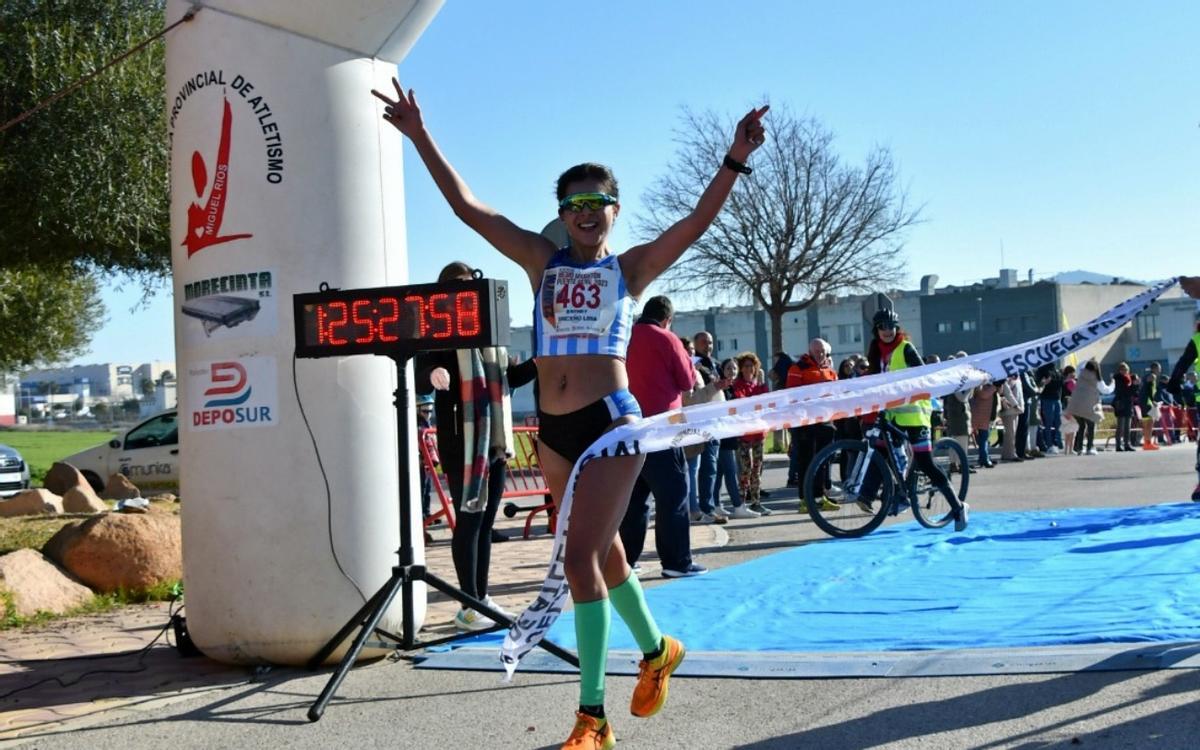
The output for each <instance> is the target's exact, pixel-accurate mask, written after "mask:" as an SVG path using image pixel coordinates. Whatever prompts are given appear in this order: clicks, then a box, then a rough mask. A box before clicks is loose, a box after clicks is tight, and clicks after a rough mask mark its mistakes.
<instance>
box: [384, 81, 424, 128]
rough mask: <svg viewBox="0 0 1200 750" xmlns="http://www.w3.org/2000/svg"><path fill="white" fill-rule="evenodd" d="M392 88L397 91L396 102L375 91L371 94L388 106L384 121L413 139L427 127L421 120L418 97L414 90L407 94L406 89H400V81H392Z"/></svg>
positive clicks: (385, 109)
mask: <svg viewBox="0 0 1200 750" xmlns="http://www.w3.org/2000/svg"><path fill="white" fill-rule="evenodd" d="M392 86H393V87H395V89H396V99H394V100H393V99H390V98H388V97H387V96H385V95H383V94H381V93H379V92H378V91H376V90H375V89H371V93H372V94H374V95H375V98H377V99H379V100H380V101H382V102H383V103H384V104H386V105H387V106H386V107H384V108H383V119H384V120H385V121H387V122H389V123H391V125H392V127H394V128H396V130H399V131H400V132H401V133H403V134H404V135H406V136H408V138H409V139H411V138H412V137H413V136H414V135H416V134H417V133H419V132H421V129H422V128H424V127H425V123H424V121H423V120H422V119H421V107H420V106H419V105H418V104H417V95H416V94H415V93H414V92H413V90H412V89H409V90H408V94H405V93H404V89H403V88H401V87H400V81H398V80H396V79H395V78H393V79H392Z"/></svg>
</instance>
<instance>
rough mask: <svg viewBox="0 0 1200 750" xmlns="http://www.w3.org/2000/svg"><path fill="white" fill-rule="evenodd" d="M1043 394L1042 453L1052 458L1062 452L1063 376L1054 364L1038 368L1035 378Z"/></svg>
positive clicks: (1040, 402)
mask: <svg viewBox="0 0 1200 750" xmlns="http://www.w3.org/2000/svg"><path fill="white" fill-rule="evenodd" d="M1035 380H1036V381H1037V384H1038V385H1039V386H1041V389H1042V392H1041V394H1040V395H1039V396H1038V401H1039V404H1040V406H1041V410H1042V442H1041V445H1040V446H1038V447H1040V448H1041V449H1042V452H1043V453H1045V454H1046V455H1048V456H1052V455H1054V454H1056V453H1059V452H1061V451H1062V448H1063V440H1062V393H1063V382H1062V375H1061V374H1060V373H1059V371H1058V368H1057V367H1056V366H1055V365H1054V363H1053V362H1049V363H1047V364H1045V365H1042V366H1041V367H1039V368H1038V371H1037V375H1036V376H1035Z"/></svg>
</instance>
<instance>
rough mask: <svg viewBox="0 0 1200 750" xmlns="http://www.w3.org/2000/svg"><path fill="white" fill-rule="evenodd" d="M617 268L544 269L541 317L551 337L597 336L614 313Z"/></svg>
mask: <svg viewBox="0 0 1200 750" xmlns="http://www.w3.org/2000/svg"><path fill="white" fill-rule="evenodd" d="M618 273H620V270H619V269H614V268H612V267H600V268H569V267H566V266H559V267H557V268H548V269H546V272H545V274H543V276H542V289H541V297H542V298H541V304H540V308H541V312H542V320H543V321H544V322H545V324H546V327H547V333H548V334H549V336H550V337H551V338H575V337H580V338H599V337H601V336H604V335H606V334H607V333H608V329H609V328H611V327H612V324H613V320H614V319H615V318H616V315H617V302H618V300H617V294H618V286H619V285H618V281H617V274H618Z"/></svg>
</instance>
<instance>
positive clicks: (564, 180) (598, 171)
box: [554, 161, 621, 201]
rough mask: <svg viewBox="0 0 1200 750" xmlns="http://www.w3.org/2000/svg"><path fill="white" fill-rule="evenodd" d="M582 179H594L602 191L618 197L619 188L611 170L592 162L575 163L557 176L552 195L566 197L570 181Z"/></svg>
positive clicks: (558, 197) (560, 198)
mask: <svg viewBox="0 0 1200 750" xmlns="http://www.w3.org/2000/svg"><path fill="white" fill-rule="evenodd" d="M584 180H595V181H596V182H599V183H600V188H601V191H602V192H605V193H608V194H609V195H611V196H612V197H614V198H620V197H621V194H620V190H619V188H618V187H617V178H616V177H614V176H613V173H612V170H611V169H609V168H608V167H606V166H604V165H603V164H594V163H592V162H590V161H589V162H584V163H583V164H576V165H575V166H573V167H571V168H570V169H568V170H567V171H566V172H563V173H562V174H560V175H559V176H558V184H557V185H555V187H554V195H555V196H556V198H557V199H558V200H560V201H561V200H562V199H563V198H566V197H567V185H570V184H571V183H572V182H582V181H584Z"/></svg>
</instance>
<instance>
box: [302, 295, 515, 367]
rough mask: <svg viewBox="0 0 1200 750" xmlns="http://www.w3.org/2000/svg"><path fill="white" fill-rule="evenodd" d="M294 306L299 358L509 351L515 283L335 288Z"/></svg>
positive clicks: (311, 296)
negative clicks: (510, 301) (482, 349)
mask: <svg viewBox="0 0 1200 750" xmlns="http://www.w3.org/2000/svg"><path fill="white" fill-rule="evenodd" d="M292 307H293V310H294V312H295V320H296V356H297V357H345V356H349V355H351V354H382V355H386V356H391V355H405V356H407V355H412V354H414V353H416V352H420V351H429V350H434V349H475V348H478V347H481V346H504V345H507V344H508V323H509V318H508V284H507V283H506V282H503V281H497V280H495V279H473V280H471V281H447V282H444V283H440V284H416V285H413V286H392V287H376V288H374V289H331V290H325V291H320V292H312V293H308V294H297V295H294V296H293V297H292Z"/></svg>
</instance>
